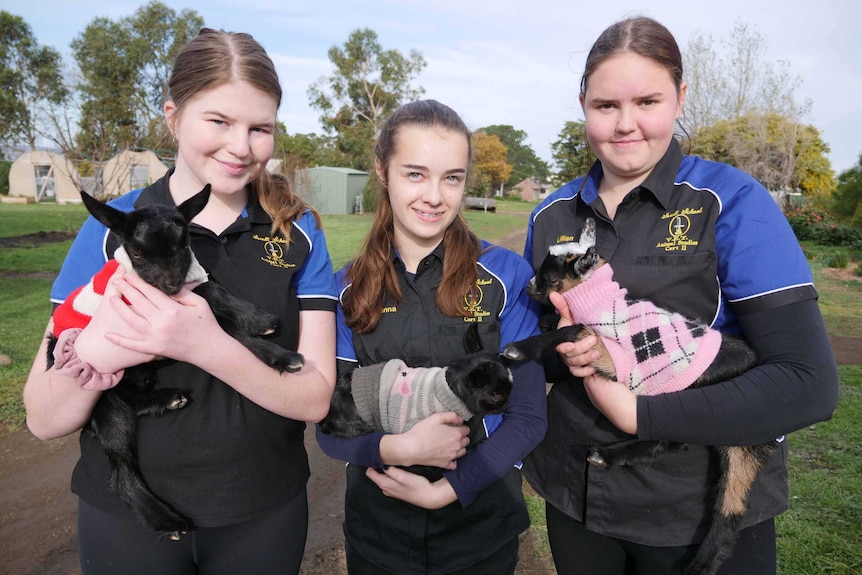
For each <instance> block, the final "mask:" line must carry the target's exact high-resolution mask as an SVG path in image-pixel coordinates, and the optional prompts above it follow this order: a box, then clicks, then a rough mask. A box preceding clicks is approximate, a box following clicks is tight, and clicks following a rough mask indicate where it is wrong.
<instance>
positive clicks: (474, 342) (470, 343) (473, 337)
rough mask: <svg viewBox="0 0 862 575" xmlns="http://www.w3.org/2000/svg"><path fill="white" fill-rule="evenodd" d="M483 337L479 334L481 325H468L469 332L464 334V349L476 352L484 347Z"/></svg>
mask: <svg viewBox="0 0 862 575" xmlns="http://www.w3.org/2000/svg"><path fill="white" fill-rule="evenodd" d="M484 347H485V346H484V345H482V338H481V337H480V336H479V325H478V324H475V323H471V324H470V325H469V326H468V327H467V334H466V335H465V336H464V349H466V350H467V353H476V352H477V351H482V350H483V349H484Z"/></svg>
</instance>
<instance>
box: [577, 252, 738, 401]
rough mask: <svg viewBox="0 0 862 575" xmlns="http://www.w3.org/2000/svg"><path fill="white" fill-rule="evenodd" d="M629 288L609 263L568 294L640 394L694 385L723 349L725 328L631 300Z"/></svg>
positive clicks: (621, 375)
mask: <svg viewBox="0 0 862 575" xmlns="http://www.w3.org/2000/svg"><path fill="white" fill-rule="evenodd" d="M627 293H628V291H627V290H626V289H625V288H622V287H620V285H619V284H618V283H617V282H615V281H613V270H612V269H611V266H610V264H605V265H603V266H601V267H600V268H598V269H597V270H596V271H594V272H593V273H592V274H591V275H590V276H589V277H588V278H587V279H586V280H585V281H584V282H582V283H581V284H579V285H577V286H575V287H573V288H572V289H570V290H568V291H566V292H564V293H563V297H564V298H565V299H566V302H567V303H568V304H569V308H570V309H571V311H572V316H573V319H574V320H575V321H576V322H578V323H581V324H583V325H585V326H589V327H592V328H593V329H595V330H596V331H597V332H598V333H599V335H600V336H601V337H602V342H603V343H604V344H605V347H606V348H607V349H608V353H609V354H610V356H611V359H612V361H613V363H614V368H615V369H616V372H617V380H618V381H622V382H625V383H627V384H628V386H629V389H631V390H632V391H633V392H634V393H635V394H637V395H658V394H660V393H667V392H671V391H679V390H681V389H685V388H686V387H688V386H690V385H691V384H692V383H693V382H694V381H695V380H696V379H697V378H698V377H700V375H701V374H703V372H704V371H705V370H706V368H707V367H709V365H710V364H711V363H712V361H713V360H714V359H715V356H716V355H717V354H718V348H719V347H720V346H721V333H720V332H718V331H717V330H714V329H711V328H710V327H709V326H707V325H706V324H703V323H700V322H696V321H692V320H690V319H687V318H685V317H683V316H682V315H680V314H678V313H674V312H671V311H668V310H666V309H662V308H660V307H658V306H656V305H655V304H653V303H652V302H650V301H647V300H634V299H629V298H628V297H627Z"/></svg>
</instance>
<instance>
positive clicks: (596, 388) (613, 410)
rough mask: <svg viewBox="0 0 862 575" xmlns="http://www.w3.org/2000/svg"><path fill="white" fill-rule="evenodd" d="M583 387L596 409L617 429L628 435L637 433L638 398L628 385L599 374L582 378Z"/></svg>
mask: <svg viewBox="0 0 862 575" xmlns="http://www.w3.org/2000/svg"><path fill="white" fill-rule="evenodd" d="M584 388H585V389H586V390H587V395H588V396H589V398H590V401H592V402H593V405H595V406H596V409H598V410H599V411H601V412H602V413H603V414H604V416H605V417H607V418H608V420H610V422H611V423H613V424H614V425H615V426H616V427H617V429H619V430H620V431H624V432H626V433H628V434H630V435H637V433H638V399H637V396H636V395H635V394H634V393H632V392H631V390H630V389H629V386H628V385H626V384H625V383H623V382H620V381H612V380H610V379H606V378H604V377H601V376H599V375H591V376H589V377H585V378H584Z"/></svg>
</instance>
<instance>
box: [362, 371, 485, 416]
mask: <svg viewBox="0 0 862 575" xmlns="http://www.w3.org/2000/svg"><path fill="white" fill-rule="evenodd" d="M350 381H351V391H352V393H353V401H354V402H355V403H356V409H357V411H359V415H360V416H361V417H362V419H363V420H365V421H366V422H367V423H369V424H371V425H372V426H373V427H374V428H375V429H378V430H380V431H384V432H386V433H403V432H405V431H407V430H408V429H410V428H411V427H413V426H414V425H415V424H416V423H418V422H419V421H421V420H423V419H425V418H426V417H428V416H429V415H431V414H432V413H438V412H442V411H454V412H456V413H457V414H458V415H460V416H461V417H462V418H463V419H464V420H465V421H466V420H468V419H470V418H471V417H473V413H472V412H471V411H470V410H469V409H467V406H466V405H465V404H464V402H463V401H461V400H460V399H459V398H458V396H457V395H455V394H454V393H453V392H452V389H451V388H450V387H449V384H448V383H446V368H445V367H407V365H406V364H405V363H404V362H403V361H401V360H400V359H390V360H389V361H387V362H386V363H378V364H375V365H370V366H368V367H360V368H357V369H355V370H354V371H353V373H352V375H351V380H350Z"/></svg>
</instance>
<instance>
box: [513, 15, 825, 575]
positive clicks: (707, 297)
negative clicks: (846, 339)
mask: <svg viewBox="0 0 862 575" xmlns="http://www.w3.org/2000/svg"><path fill="white" fill-rule="evenodd" d="M686 90H687V86H686V84H685V82H684V81H683V67H682V57H681V55H680V52H679V49H678V47H677V44H676V41H675V40H674V38H673V36H672V35H671V33H670V32H669V31H668V30H667V28H665V27H664V26H662V25H661V24H660V23H658V22H656V21H655V20H652V19H649V18H631V19H627V20H624V21H621V22H618V23H616V24H614V25H613V26H611V27H609V28H608V29H607V30H605V31H604V32H603V33H602V34H601V35H600V36H599V38H598V40H596V42H595V44H594V45H593V48H592V49H591V51H590V53H589V55H588V57H587V62H586V69H585V71H584V75H583V79H582V81H581V94H580V102H581V106H582V108H583V110H584V115H585V126H586V136H587V140H588V143H589V145H590V147H591V148H592V151H593V152H594V153H595V155H596V158H597V161H596V163H595V164H594V165H593V167H592V168H591V170H590V171H589V173H588V174H587V175H586V176H585V177H581V178H578V179H576V180H574V181H573V182H570V183H568V184H566V185H565V186H563V187H562V188H560V189H559V190H557V191H556V192H554V193H553V194H552V195H551V196H549V197H548V198H547V199H546V200H544V201H543V202H542V203H541V204H540V205H539V206H538V207H537V208H536V209H535V210H534V212H533V215H532V217H531V219H530V225H529V231H528V236H527V243H526V247H525V256H526V257H527V258H528V259H530V260H531V261H532V262H533V265H534V267H535V268H536V269H538V267H539V265H540V264H541V262H542V261H543V260H544V258H545V256H546V255H547V253H548V247H549V246H552V245H554V244H558V243H564V242H565V241H568V239H567V238H576V237H579V236H580V233H581V230H582V229H583V226H584V223H585V221H586V219H587V218H593V219H594V220H595V222H596V248H597V250H598V252H599V255H601V256H602V257H603V258H604V259H605V260H607V261H608V262H610V263H612V264H613V270H614V280H615V281H617V282H618V283H619V284H620V285H621V286H622V287H625V288H626V289H627V290H628V294H629V296H630V297H632V298H635V299H641V298H642V299H649V300H652V301H653V302H655V303H656V304H658V305H659V306H661V307H663V308H667V309H670V310H672V311H675V312H679V313H681V314H682V315H684V316H686V317H691V318H701V319H703V320H705V321H706V322H707V323H709V324H710V325H711V326H712V327H714V328H716V329H718V330H720V331H723V332H727V333H731V334H735V335H741V336H743V337H744V338H745V339H747V340H748V342H749V344H750V345H751V346H752V348H753V349H754V350H755V352H756V354H757V357H758V360H759V362H760V365H758V366H757V367H755V368H753V369H751V370H749V371H747V372H745V373H744V374H742V375H741V376H739V377H736V378H733V379H731V380H729V381H725V382H721V383H719V384H716V385H712V386H708V387H702V388H696V389H687V390H683V391H679V392H673V393H666V394H662V395H653V396H645V395H640V396H635V395H634V394H633V393H632V392H631V391H630V390H629V389H628V386H627V385H626V384H625V383H624V382H616V381H609V380H607V379H603V378H600V377H599V376H598V375H596V374H595V370H594V368H592V367H591V366H589V363H590V362H591V361H593V360H595V359H597V355H598V352H596V351H594V350H593V349H592V347H593V346H594V345H595V344H596V340H595V337H589V338H586V339H584V340H582V341H581V342H578V343H565V344H561V345H560V346H558V348H557V352H558V355H559V357H560V358H561V359H562V360H563V362H564V363H565V365H566V366H567V367H568V370H554V369H553V366H552V365H549V366H548V373H549V377H551V379H552V380H553V381H554V386H553V388H552V390H551V392H550V395H549V397H548V422H549V423H548V433H547V435H546V437H545V438H544V440H543V441H542V443H541V444H540V445H539V446H538V447H537V448H536V449H535V450H534V451H533V452H532V453H531V454H530V455H529V457H528V458H527V459H526V461H525V476H526V477H527V479H528V481H529V482H530V484H531V485H532V486H533V488H535V490H536V491H537V492H538V493H539V494H540V495H542V497H544V498H545V500H546V503H547V507H546V510H547V522H548V535H549V539H550V543H551V550H552V552H553V555H554V562H555V564H556V566H557V570H558V572H559V573H561V574H578V575H599V574H601V575H608V574H619V575H623V574H628V573H639V574H644V575H646V574H649V575H665V574H668V575H669V574H672V573H683V572H684V571H685V568H686V566H687V565H688V564H689V562H690V561H691V559H692V558H693V557H694V555H695V554H696V553H697V551H698V546H699V543H700V541H701V540H702V539H703V536H704V533H705V530H706V527H707V524H708V521H709V516H710V513H711V512H712V503H713V502H712V495H713V492H714V487H715V485H716V481H717V474H718V465H717V459H716V454H715V451H714V450H713V449H711V448H710V447H708V446H710V445H755V444H760V443H766V442H768V441H771V440H774V439H776V438H783V437H784V435H785V434H787V433H790V432H791V431H794V430H797V429H800V428H803V427H805V426H808V425H810V424H812V423H815V422H818V421H822V420H825V419H828V418H830V417H831V416H832V414H833V412H834V410H835V407H836V405H837V401H838V378H837V370H836V366H835V360H834V357H833V355H832V351H831V348H830V344H829V338H828V336H827V334H826V330H825V327H824V325H823V319H822V317H821V315H820V310H819V308H818V305H817V292H816V291H815V289H814V285H813V283H812V278H811V272H810V269H809V267H808V264H807V262H806V260H805V256H804V255H803V253H802V250H801V249H800V248H799V244H798V242H797V241H796V238H795V237H794V235H793V232H792V230H791V229H790V226H789V225H788V223H787V220H786V219H785V218H784V216H783V215H782V213H781V211H780V210H779V208H778V206H777V205H776V203H775V202H774V201H773V200H772V198H771V197H770V195H769V194H768V193H767V191H766V190H765V189H764V188H763V186H761V185H760V184H759V183H758V182H757V181H756V180H755V179H754V178H752V177H751V176H749V175H748V174H745V173H743V172H741V171H739V170H737V169H735V168H732V167H730V166H727V165H724V164H720V163H716V162H708V161H705V160H703V159H701V158H697V157H693V156H684V155H683V153H682V151H681V149H680V146H679V144H678V142H677V140H676V139H675V138H674V130H675V126H676V122H677V119H678V118H679V117H680V115H681V114H682V111H683V105H684V103H685V96H686ZM557 295H558V294H554V306H555V307H556V308H557V310H558V311H559V312H560V314H561V315H562V316H563V319H562V321H561V323H562V324H570V323H571V316H570V314H569V313H568V310H567V308H566V305H565V302H564V300H563V298H562V297H561V296H560V297H557ZM632 335H633V336H635V335H636V334H632ZM654 343H655V344H656V345H658V344H659V343H660V342H654ZM555 371H563V372H564V373H565V374H566V375H567V376H568V377H558V376H551V375H550V374H551V373H554V372H555ZM633 438H637V439H640V440H645V441H652V440H663V441H674V442H681V443H686V444H688V449H687V450H686V451H680V452H677V453H672V454H670V453H668V454H661V455H660V456H657V457H656V458H654V459H653V460H652V461H650V462H649V463H648V464H633V465H622V466H610V467H599V466H596V465H593V464H592V463H590V462H588V455H589V453H590V451H591V448H593V447H596V446H603V445H610V444H613V443H616V442H620V441H625V440H631V439H633ZM786 457H787V444H786V442H784V441H783V440H782V441H780V447H779V449H778V450H777V451H776V453H775V454H774V456H773V457H772V458H771V459H770V460H769V461H768V462H767V464H766V465H765V467H764V469H763V471H762V472H761V473H760V475H759V477H758V479H757V481H756V482H755V484H754V486H753V488H752V491H751V494H750V497H749V511H748V513H747V514H746V516H745V517H744V519H743V521H742V526H741V527H742V528H741V531H740V534H739V539H738V541H737V544H736V546H735V548H734V552H733V555H732V556H731V557H730V558H729V559H728V560H727V561H726V562H725V563H724V564H723V565H722V566H721V568H720V571H719V573H723V574H727V575H731V574H733V575H740V574H750V575H755V574H756V575H763V574H768V573H775V571H776V550H775V526H774V517H775V516H776V515H778V514H780V513H782V512H783V511H784V510H785V509H787V470H786V467H785V461H786Z"/></svg>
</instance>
